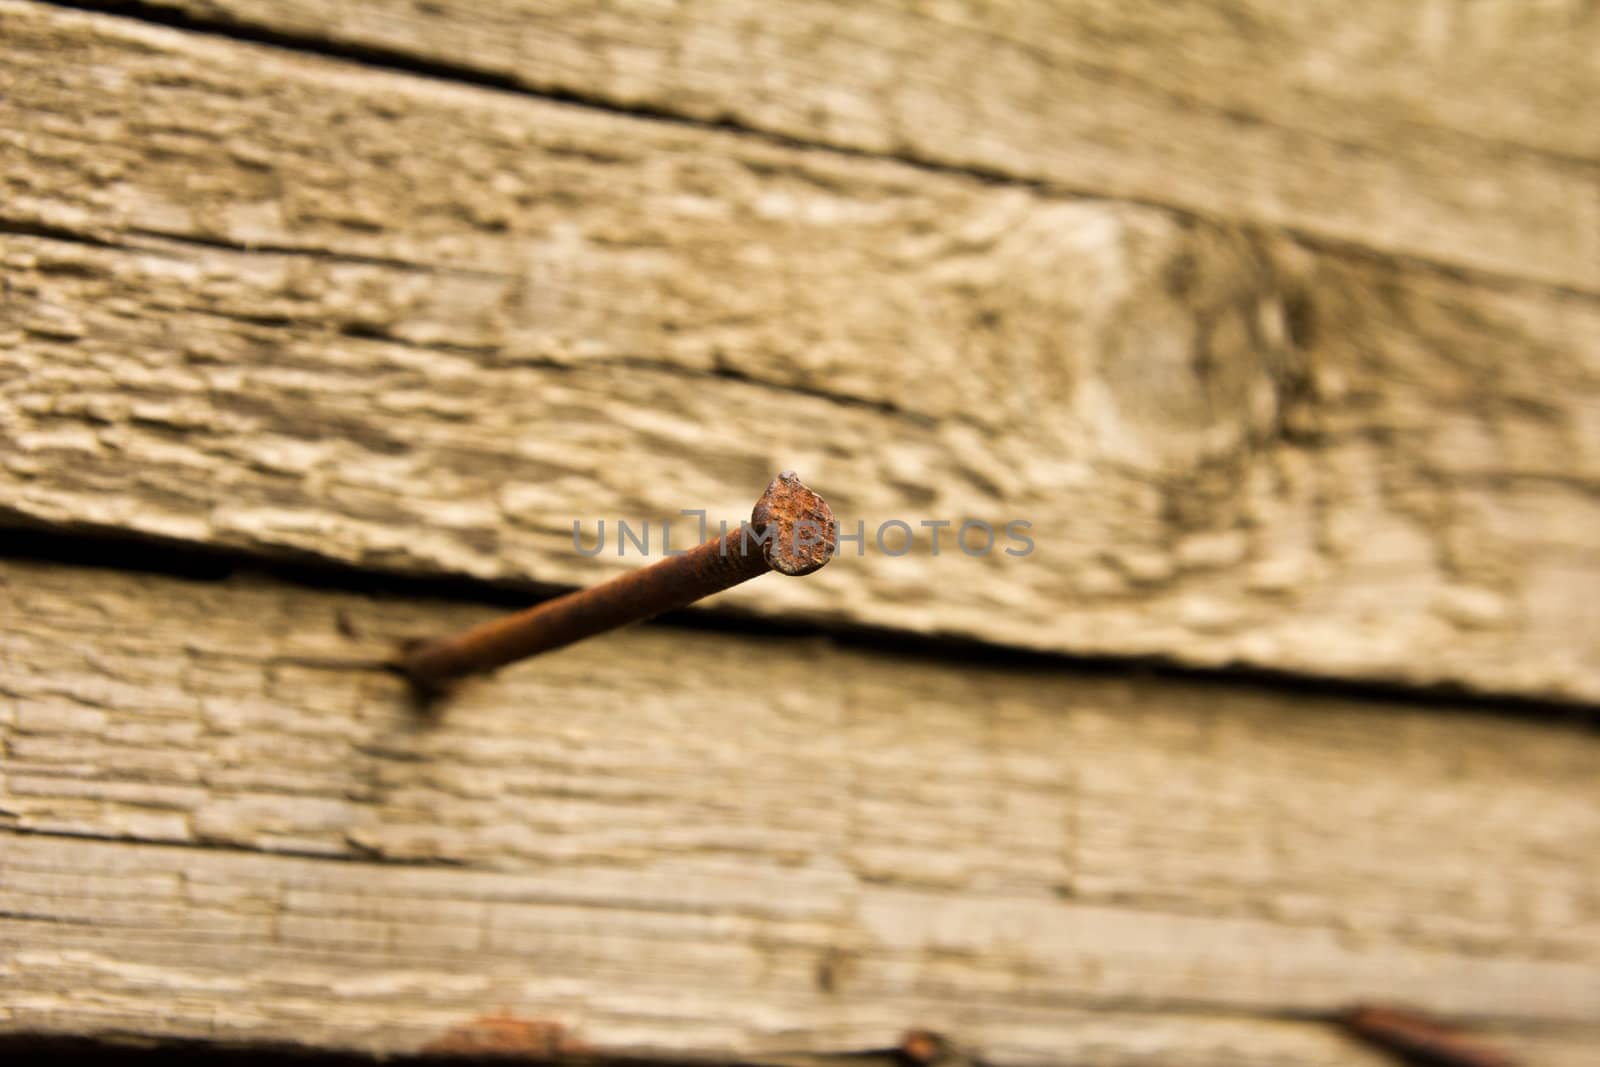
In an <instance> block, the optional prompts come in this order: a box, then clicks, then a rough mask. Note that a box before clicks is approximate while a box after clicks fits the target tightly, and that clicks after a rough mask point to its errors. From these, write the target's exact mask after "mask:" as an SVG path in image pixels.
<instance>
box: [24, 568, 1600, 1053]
mask: <svg viewBox="0 0 1600 1067" xmlns="http://www.w3.org/2000/svg"><path fill="white" fill-rule="evenodd" d="M0 598H3V599H4V600H5V602H6V603H7V604H8V605H10V607H11V610H8V611H7V612H5V613H4V614H3V615H0V650H3V656H0V661H3V662H4V664H5V668H4V673H3V675H0V751H3V752H4V764H3V779H0V812H3V818H4V821H5V824H6V827H7V829H6V830H5V831H4V832H3V833H0V915H3V919H0V1003H3V1005H4V1008H3V1010H0V1026H4V1027H5V1028H7V1029H12V1030H38V1029H41V1028H42V1029H46V1030H49V1029H69V1030H72V1031H73V1032H83V1031H98V1030H135V1031H138V1032H141V1033H147V1034H148V1033H160V1034H167V1035H171V1036H202V1037H207V1038H231V1039H251V1040H286V1041H291V1042H305V1043H310V1044H314V1045H318V1046H323V1047H331V1046H352V1047H366V1048H372V1049H377V1050H381V1051H402V1050H407V1049H415V1048H417V1047H419V1046H420V1045H422V1044H425V1043H427V1042H429V1041H431V1040H434V1039H437V1038H438V1037H439V1036H440V1035H441V1034H442V1033H444V1032H445V1031H447V1030H448V1029H450V1028H451V1027H454V1026H457V1025H460V1024H462V1023H464V1022H466V1021H467V1020H469V1019H471V1018H473V1017H476V1016H482V1015H493V1014H500V1013H509V1014H512V1015H515V1016H518V1017H523V1018H530V1019H555V1020H557V1021H560V1022H563V1023H565V1024H567V1025H568V1026H571V1027H573V1028H574V1029H575V1030H576V1032H577V1034H578V1036H580V1037H581V1038H582V1039H584V1040H587V1041H589V1042H591V1043H594V1044H597V1045H603V1046H619V1045H620V1046H629V1047H652V1048H658V1049H679V1050H686V1049H693V1050H698V1051H702V1052H723V1053H726V1052H735V1051H737V1052H754V1051H762V1050H765V1051H773V1050H775V1049H782V1048H790V1049H794V1048H797V1047H799V1048H803V1049H810V1050H813V1051H823V1050H828V1049H833V1050H839V1049H850V1048H869V1047H882V1046H883V1045H885V1044H887V1043H890V1042H891V1041H892V1040H893V1038H894V1036H895V1035H896V1034H898V1033H899V1031H901V1030H903V1029H905V1028H907V1027H910V1026H921V1025H934V1026H936V1027H937V1028H940V1029H946V1030H948V1031H950V1032H951V1034H952V1036H955V1037H957V1038H958V1039H960V1040H963V1041H965V1042H968V1043H971V1044H975V1045H976V1046H977V1047H978V1048H979V1049H980V1050H981V1051H983V1052H984V1053H985V1054H986V1055H988V1056H989V1057H991V1058H993V1059H994V1060H995V1062H1000V1063H1009V1062H1016V1063H1075V1062H1085V1063H1104V1064H1123V1063H1127V1064H1134V1063H1155V1062H1182V1063H1185V1064H1213V1063H1215V1064H1223V1063H1229V1064H1268V1063H1279V1062H1296V1063H1310V1064H1323V1063H1326V1064H1333V1063H1348V1064H1365V1063H1374V1064H1375V1063H1379V1062H1382V1061H1381V1060H1379V1059H1377V1058H1375V1057H1365V1056H1363V1055H1362V1054H1360V1053H1359V1052H1357V1051H1355V1050H1354V1048H1353V1046H1351V1045H1350V1044H1348V1043H1347V1042H1346V1041H1345V1040H1344V1039H1343V1038H1340V1037H1338V1036H1337V1035H1335V1034H1333V1033H1332V1032H1331V1031H1330V1030H1329V1029H1327V1028H1325V1027H1323V1026H1322V1025H1320V1024H1315V1023H1313V1022H1310V1021H1300V1022H1294V1021H1288V1020H1291V1019H1294V1018H1296V1017H1299V1018H1301V1019H1303V1020H1304V1019H1305V1018H1306V1017H1307V1016H1312V1015H1315V1014H1317V1013H1321V1012H1326V1011H1331V1010H1333V1009H1336V1008H1338V1007H1340V1006H1342V1005H1343V1004H1346V1003H1348V1002H1349V1001H1352V1000H1357V999H1398V1000H1403V1001H1407V1002H1411V1003H1414V1004H1417V1005H1419V1006H1422V1007H1424V1008H1428V1009H1431V1010H1434V1011H1438V1012H1441V1013H1444V1014H1445V1015H1448V1016H1450V1017H1453V1018H1457V1019H1459V1020H1461V1021H1463V1022H1465V1023H1468V1024H1472V1025H1478V1026H1483V1027H1489V1028H1491V1029H1495V1030H1497V1031H1499V1032H1501V1035H1502V1040H1504V1041H1506V1042H1508V1043H1509V1047H1511V1048H1514V1049H1519V1050H1523V1051H1532V1050H1538V1051H1540V1052H1541V1054H1543V1055H1547V1056H1548V1057H1549V1058H1547V1059H1545V1060H1541V1061H1540V1062H1547V1063H1572V1064H1577V1063H1580V1062H1582V1059H1581V1055H1580V1052H1581V1050H1583V1049H1589V1050H1591V1051H1592V1049H1593V1047H1595V1043H1596V1042H1597V1041H1600V1012H1597V1007H1596V1006H1597V1005H1600V895H1597V892H1596V891H1597V886H1600V880H1597V878H1596V874H1597V870H1596V866H1595V857H1596V856H1597V855H1600V803H1597V802H1596V801H1597V800H1600V784H1597V783H1600V777H1597V775H1596V773H1595V772H1596V769H1597V763H1600V736H1596V735H1595V734H1594V733H1593V732H1590V731H1587V730H1584V729H1581V728H1577V727H1573V726H1565V725H1561V724H1559V723H1554V722H1530V721H1526V720H1522V719H1518V718H1517V717H1514V716H1498V715H1492V714H1484V713H1481V712H1479V713H1460V714H1451V713H1448V712H1447V711H1443V710H1440V709H1431V710H1430V709H1422V710H1419V709H1414V708H1406V707H1403V706H1388V705H1379V704H1362V703H1351V702H1349V701H1344V700H1338V699H1332V698H1317V697H1310V696H1306V695H1303V694H1289V695H1286V694H1282V693H1275V692H1273V691H1271V690H1263V689H1258V690H1250V689H1244V688H1232V689H1228V688H1222V687H1218V686H1204V685H1196V684H1191V683H1178V682H1168V681H1157V680H1145V681H1138V680H1129V679H1124V678H1110V677H1106V676H1085V675H1082V674H1076V673H1073V672H1071V671H1065V670H1040V671H1018V670H1014V669H1005V668H1001V667H997V666H985V665H982V664H976V663H946V664H934V663H929V662H926V661H923V660H911V659H904V658H900V657H896V656H892V655H884V654H873V653H868V652H862V651H852V650H849V649H844V648H839V647H836V646H833V645H831V644H829V643H827V642H821V641H809V642H806V643H804V644H800V645H796V644H795V643H794V642H793V641H780V640H776V639H761V638H755V637H735V636H729V635H722V636H718V637H715V638H705V637H702V639H700V640H694V639H691V638H690V637H689V635H686V634H684V633H682V632H675V631H673V630H671V629H668V628H662V627H647V628H644V629H638V630H633V631H628V632H625V633H622V634H618V635H615V636H612V637H609V638H607V639H605V640H602V641H595V642H591V643H588V644H585V645H580V646H577V647H574V648H572V649H569V650H566V651H563V652H560V653H555V654H552V655H550V656H548V657H546V658H544V659H542V660H540V661H539V662H537V663H535V664H528V665H525V666H523V667H520V668H516V669H513V670H509V671H506V672H503V673H502V674H501V675H500V676H499V677H497V678H495V679H493V680H488V681H484V682H481V683H479V684H477V685H475V686H474V687H471V688H469V689H467V690H465V691H463V692H462V693H461V694H460V696H459V698H458V700H457V701H456V702H455V703H453V704H452V705H451V706H450V707H449V709H448V712H447V713H446V714H444V715H442V716H441V717H438V718H435V719H423V718H419V717H418V716H417V714H416V712H415V710H414V709H413V708H412V707H411V706H410V703H409V700H408V698H407V696H406V695H405V693H404V692H403V690H402V688H401V685H400V684H399V682H398V681H397V680H396V679H395V678H394V677H393V676H392V675H390V674H387V673H385V672H383V671H382V670H380V669H378V668H377V667H376V666H375V664H376V663H377V661H379V660H381V659H382V658H383V657H384V656H385V655H386V654H387V653H388V651H389V649H390V647H391V645H392V642H393V641H394V640H396V639H397V638H399V637H401V636H405V635H412V634H416V633H419V632H430V631H432V630H433V629H435V628H437V627H439V626H442V625H449V624H455V623H461V622H464V621H467V620H468V619H471V618H476V617H480V616H481V615H482V611H481V609H473V608H465V607H459V606H452V605H450V604H446V603H443V602H425V601H407V600H402V599H395V598H375V597H371V596H366V595H358V594H352V593H337V592H323V591H315V590H309V589H304V588H298V587H293V586H284V585H278V584H275V583H273V582H271V581H267V580H264V579H242V578H241V579H233V580H229V581H218V582H198V581H191V580H180V579H177V578H171V577H161V576H148V575H147V576H139V575H134V574H129V573H118V572H110V571H104V570H98V569H93V570H85V569H76V568H72V567H66V566H61V565H47V564H26V563H17V562H10V563H6V564H4V565H3V567H0ZM621 664H626V665H627V667H626V669H621V667H620V665H621ZM197 846H203V847H197ZM333 860H338V861H341V862H330V861H333ZM691 978H692V980H690V979H691ZM330 994H331V995H333V996H336V997H337V998H338V1001H339V1010H338V1011H336V1012H329V1011H328V1010H327V1008H326V1003H327V998H328V997H329V995H330ZM1530 1062H1533V1061H1531V1060H1530Z"/></svg>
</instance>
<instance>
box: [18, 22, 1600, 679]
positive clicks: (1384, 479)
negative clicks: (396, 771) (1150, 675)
mask: <svg viewBox="0 0 1600 1067" xmlns="http://www.w3.org/2000/svg"><path fill="white" fill-rule="evenodd" d="M0 19H3V27H4V33H3V34H0V49H3V50H4V57H5V63H4V65H3V67H0V70H3V74H0V77H4V78H5V79H6V82H5V84H4V86H3V92H0V138H4V142H5V146H6V147H5V151H6V160H7V165H6V167H5V168H4V173H3V176H0V180H4V181H5V182H6V185H7V194H6V196H5V197H4V198H3V199H0V228H4V229H9V231H10V233H9V234H8V235H3V236H0V255H3V256H4V257H5V270H6V273H5V279H6V293H5V298H6V315H5V322H4V329H3V332H0V348H3V351H4V352H5V359H4V362H3V363H0V419H3V420H4V421H3V422H0V430H3V432H4V434H5V443H6V447H5V449H4V450H3V451H0V508H3V509H4V511H5V513H6V514H7V515H8V516H9V517H10V519H11V520H12V521H28V522H42V523H48V524H55V525H61V526H79V527H82V526H89V527H100V528H109V529H115V530H120V531H128V532H134V533H139V534H156V535H161V536H165V537H173V538H179V539H184V540H189V541H192V542H195V543H201V544H208V545H218V544H220V545H229V546H238V547H244V548H247V549H250V550H253V551H269V552H282V551H292V552H297V553H307V554H311V555H315V556H321V557H325V558H331V559H335V560H340V561H344V562H350V563H355V564H359V565H361V566H367V567H382V568H389V569H395V570H403V571H422V572H431V573H448V574H469V575H475V576H479V577H484V578H492V579H497V580H511V581H527V582H534V583H542V584H581V583H583V582H586V581H589V580H592V579H594V578H595V577H597V576H599V575H602V574H605V573H609V572H611V571H612V570H614V569H616V568H619V567H626V566H632V565H635V564H636V562H637V561H636V560H635V559H623V560H618V559H617V558H616V556H615V555H614V553H609V552H608V553H607V554H606V555H605V556H603V557H601V558H597V559H586V558H584V557H582V556H580V555H578V554H577V553H576V552H575V551H574V550H573V548H572V540H571V524H572V522H573V521H574V520H583V521H584V522H585V524H586V529H587V530H589V531H591V532H592V530H593V523H594V521H595V520H597V519H600V518H606V519H609V520H611V521H612V527H611V532H612V535H613V537H614V533H615V530H614V522H615V520H616V519H619V518H623V519H628V520H629V521H630V522H634V523H638V522H639V521H641V520H657V521H659V520H660V519H662V518H668V517H671V516H673V515H675V514H676V512H677V511H678V509H680V508H684V507H697V506H703V507H707V508H709V509H710V512H711V514H712V516H713V518H716V517H727V518H729V519H732V520H735V521H736V520H737V519H738V518H739V517H740V516H741V515H742V514H743V513H745V511H746V509H748V507H749V504H750V501H751V500H753V498H754V495H755V492H756V491H758V490H759V487H760V486H761V485H762V484H764V483H765V480H766V479H767V478H768V477H770V476H771V473H772V472H773V471H774V470H776V469H779V468H782V467H795V468H798V469H800V470H801V471H802V473H803V474H805V475H806V476H807V478H808V479H810V480H811V481H813V483H814V484H816V485H818V486H819V488H821V489H823V490H824V491H825V492H826V493H827V494H828V495H829V496H830V499H832V501H833V503H834V507H835V510H836V512H838V513H839V514H840V516H841V518H843V519H844V520H845V522H846V523H847V525H848V524H849V523H851V522H852V521H856V520H859V521H861V522H864V523H865V524H866V528H867V531H868V540H869V545H868V546H867V548H868V552H867V555H866V556H865V557H864V558H861V559H857V558H855V557H854V556H849V557H847V558H846V559H844V560H841V561H839V562H838V563H836V564H835V565H834V566H833V567H831V568H829V569H828V570H826V571H824V572H823V573H822V574H820V575H818V576H816V577H815V578H811V579H806V580H805V581H797V582H778V581H768V582H763V583H760V584H759V586H758V587H757V586H752V587H751V588H749V589H747V590H742V591H736V592H735V593H733V594H730V595H729V596H728V597H727V598H725V600H723V601H722V603H725V604H728V605H731V606H735V607H738V608H741V609H745V610H752V611H763V612H769V613H770V612H780V613H795V614H803V615H805V616H808V617H811V618H819V619H830V620H835V621H843V622H851V623H865V624H871V625H876V626H883V627H890V628H897V629H905V630H912V631H919V632H925V633H954V634H960V635H963V636H967V637H975V638H979V639H981V640H985V641H990V642H995V643H1005V644H1014V645H1021V646H1027V647H1033V648H1041V649H1049V650H1055V651H1067V652H1074V653H1088V654H1100V653H1109V654H1117V655H1125V654H1151V655H1159V656H1166V657H1171V658H1174V659H1177V660H1180V661H1183V662H1188V663H1200V664H1219V663H1229V662H1244V663H1250V664H1255V665H1259V666H1265V667H1269V668H1273V669H1277V670H1285V671H1301V672H1308V673H1315V674H1324V675H1338V676H1345V677H1358V678H1382V679H1390V680H1395V681H1402V682H1408V683H1433V682H1451V683H1461V684H1466V685H1470V686H1475V687H1478V688H1480V689H1484V690H1489V691H1503V692H1514V693H1524V694H1538V695H1548V696H1557V697H1563V698H1577V699H1592V698H1594V697H1595V696H1596V695H1600V667H1597V664H1600V656H1597V654H1596V653H1597V650H1600V646H1597V644H1596V642H1597V641H1600V623H1597V621H1596V617H1595V612H1596V610H1597V608H1596V605H1597V604H1600V562H1597V560H1596V558H1595V554H1594V553H1593V551H1592V531H1593V530H1594V529H1595V528H1596V527H1597V525H1600V493H1597V485H1600V404H1597V402H1596V397H1597V392H1600V388H1597V385H1600V374H1597V372H1600V305H1597V304H1596V303H1595V302H1594V301H1593V300H1592V299H1589V298H1585V297H1579V296H1575V295H1571V294H1567V295H1563V294H1559V293H1552V292H1549V291H1546V290H1541V289H1539V288H1537V287H1526V286H1488V285H1485V284H1481V283H1471V282H1466V281H1462V280H1459V279H1455V278H1451V277H1449V276H1446V275H1444V274H1441V273H1438V272H1435V271H1432V270H1429V269H1426V268H1422V267H1417V266H1401V265H1391V264H1382V263H1378V262H1374V261H1371V260H1369V259H1366V258H1363V257H1359V256H1346V255H1343V254H1338V253H1333V252H1327V251H1321V252H1318V251H1312V250H1308V249H1306V248H1303V247H1300V246H1297V245H1295V244H1293V243H1291V242H1287V241H1283V240H1279V239H1276V238H1268V237H1262V236H1259V235H1258V236H1250V235H1247V234H1244V233H1241V232H1238V231H1236V230H1233V229H1230V228H1226V227H1217V226H1212V225H1209V224H1199V223H1193V222H1188V221H1184V220H1181V219H1179V218H1176V217H1174V216H1172V215H1171V214H1168V213H1165V212H1162V211H1159V210H1155V209H1150V208H1140V207H1134V206H1129V205H1117V204H1111V203H1105V202H1099V201H1073V200H1062V199H1057V198H1054V197H1051V196H1049V195H1046V194H1042V193H1037V192H1029V191H1025V190H1021V189H1016V188H996V187H994V186H992V185H988V184H984V183H981V182H977V181H974V180H970V179H966V178H963V177H960V176H956V175H937V174H929V173H926V172H924V171H919V170H917V169H914V168H911V167H907V166H904V165H899V164H895V163H890V162H878V161H870V160H863V159H851V158H842V157H839V156H837V155H833V154H828V153H820V152H814V151H806V150H801V149H794V148H784V147H778V146H773V145H770V144H766V143H763V142H760V141H757V140H753V139H751V138H748V137H740V136H737V135H732V134H725V133H717V132H711V131H706V130H702V129H695V128H685V127H675V126H671V125H668V124H663V123H659V122H647V121H640V120H637V119H631V118H626V117H620V116H608V115H601V114H595V113H592V112H588V111H583V110H578V109H572V108H568V107H563V106H559V105H556V104H552V103H547V102H543V101H536V100H529V99H525V98H519V97H516V96H512V95H507V94H497V93H493V92H488V91H484V90H479V89H472V88H465V87H452V86H448V85H442V84H438V83H435V82H430V81H427V80H423V79H418V78H415V77H409V76H400V75H389V74H382V73H375V72H372V71H368V70H363V69H359V68H355V67H352V66H350V65H348V64H343V63H336V62H331V61H325V60H316V59H307V58H303V57H295V56H292V55H288V54H283V53H278V52H275V51H273V50H269V49H263V48H259V47H255V46H246V45H241V44H238V43H236V42H229V41H218V40H208V39H203V38H198V37H196V36H195V35H192V34H182V33H175V32H171V31H166V30H161V29H155V28H150V27H145V26H141V25H139V24H136V23H130V22H126V21H124V20H117V19H110V18H105V17H100V16H87V15H81V14H77V13H70V12H61V11H56V10H51V9H47V8H42V7H35V6H30V5H18V4H15V3H5V4H0ZM244 86H247V88H245V87H244ZM285 116H293V117H294V118H293V121H292V122H291V121H286V119H285ZM332 131H338V132H337V133H336V134H334V133H333V132H332ZM890 518H899V519H903V520H905V521H907V522H909V523H910V524H912V525H913V526H916V525H917V524H918V523H919V522H921V521H922V520H924V519H926V520H951V521H953V522H955V523H960V522H961V521H963V520H965V519H968V518H977V519H983V520H986V521H989V522H991V523H995V524H997V525H998V524H1003V523H1004V522H1006V521H1008V520H1010V519H1013V518H1021V519H1026V520H1028V521H1031V522H1032V523H1033V524H1034V528H1033V531H1032V535H1033V537H1034V540H1035V543H1036V545H1037V548H1036V551H1035V552H1034V553H1033V554H1032V555H1030V556H1028V557H1026V558H1023V559H1014V558H1010V557H1007V556H1004V555H1003V554H1001V553H1000V552H999V551H996V552H995V553H994V554H993V555H991V556H990V557H989V558H987V559H972V558H968V557H966V556H964V555H963V554H961V553H959V552H952V551H951V550H950V541H949V534H950V531H946V540H945V544H944V548H945V551H944V553H943V554H942V555H941V556H940V557H938V558H937V559H934V558H931V557H929V555H928V548H929V535H928V532H927V531H926V530H918V531H917V533H918V537H919V540H918V547H917V549H916V550H915V551H914V552H913V553H912V554H911V555H908V556H905V557H903V558H890V557H888V556H886V555H885V554H883V553H882V552H879V551H878V550H877V548H876V546H874V545H871V544H870V541H871V538H872V531H873V530H874V529H876V528H877V526H878V524H879V523H880V522H882V521H884V520H886V519H890ZM657 532H658V533H659V527H658V531H657ZM684 532H685V531H684V529H683V528H681V527H680V529H679V530H678V531H677V534H676V536H678V537H679V538H681V537H682V536H683V535H684ZM680 543H681V541H680ZM656 547H657V550H659V540H658V541H657V546H656Z"/></svg>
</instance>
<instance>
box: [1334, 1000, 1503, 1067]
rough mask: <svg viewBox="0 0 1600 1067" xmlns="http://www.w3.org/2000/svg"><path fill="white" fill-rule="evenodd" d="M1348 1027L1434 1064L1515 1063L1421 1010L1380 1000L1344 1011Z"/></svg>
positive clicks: (1478, 1066) (1493, 1066)
mask: <svg viewBox="0 0 1600 1067" xmlns="http://www.w3.org/2000/svg"><path fill="white" fill-rule="evenodd" d="M1340 1022H1342V1023H1344V1026H1345V1029H1347V1030H1349V1031H1350V1032H1351V1033H1353V1034H1355V1035H1356V1036H1357V1037H1360V1038H1362V1039H1364V1040H1366V1041H1368V1042H1370V1043H1372V1044H1374V1045H1377V1046H1378V1047H1380V1048H1384V1049H1387V1050H1389V1051H1390V1052H1394V1053H1398V1054H1399V1055H1401V1056H1405V1057H1407V1058H1408V1059H1410V1060H1412V1061H1415V1062H1417V1063H1427V1064H1433V1065H1434V1067H1513V1063H1512V1060H1511V1059H1510V1058H1508V1057H1507V1056H1505V1055H1503V1054H1501V1053H1500V1052H1498V1051H1496V1050H1494V1049H1491V1048H1489V1047H1487V1046H1485V1045H1482V1044H1479V1043H1478V1042H1477V1041H1475V1040H1472V1039H1470V1038H1468V1037H1467V1035H1465V1034H1463V1033H1461V1032H1460V1031H1458V1030H1452V1029H1450V1028H1448V1027H1445V1026H1443V1025H1441V1024H1440V1023H1438V1022H1435V1021H1434V1020H1432V1019H1430V1018H1428V1017H1427V1016H1425V1015H1422V1014H1421V1013H1419V1012H1415V1011H1409V1010H1405V1009H1401V1008H1394V1007H1389V1006H1386V1005H1378V1004H1363V1005H1357V1006H1356V1007H1353V1008H1351V1009H1349V1010H1348V1011H1345V1012H1343V1013H1342V1014H1341V1015H1340Z"/></svg>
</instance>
